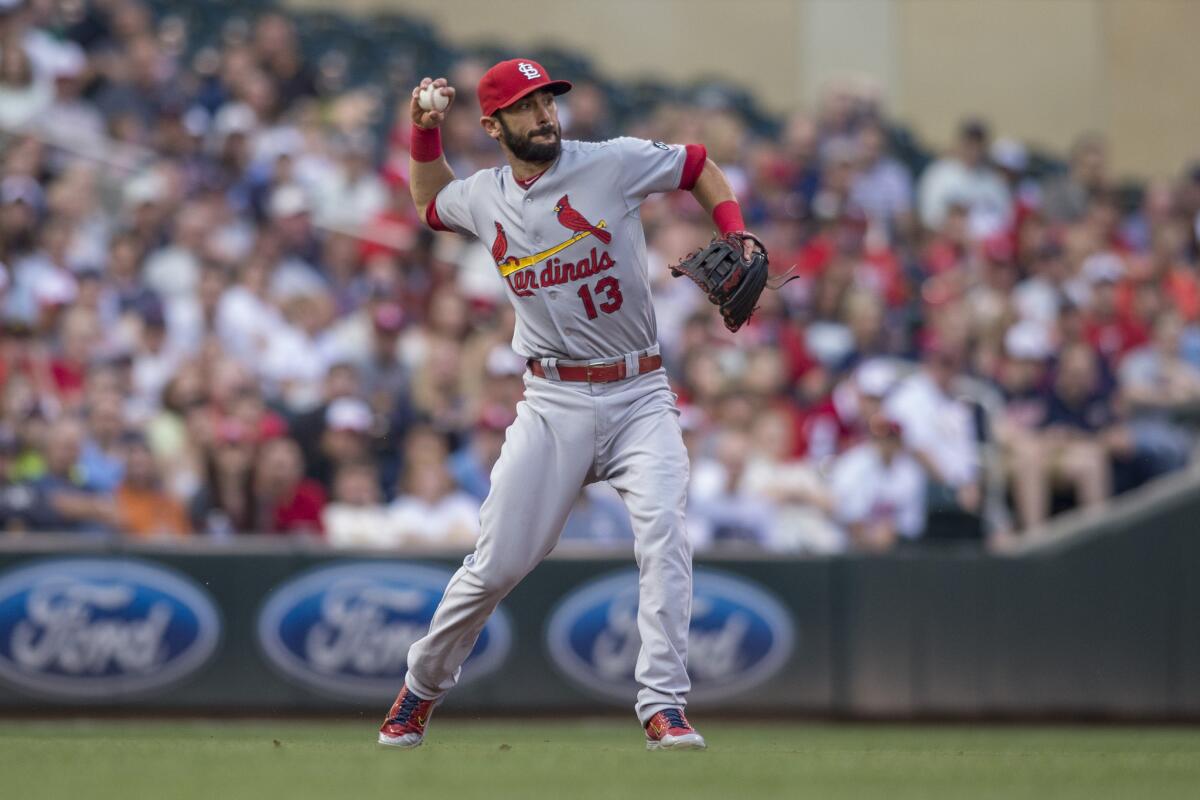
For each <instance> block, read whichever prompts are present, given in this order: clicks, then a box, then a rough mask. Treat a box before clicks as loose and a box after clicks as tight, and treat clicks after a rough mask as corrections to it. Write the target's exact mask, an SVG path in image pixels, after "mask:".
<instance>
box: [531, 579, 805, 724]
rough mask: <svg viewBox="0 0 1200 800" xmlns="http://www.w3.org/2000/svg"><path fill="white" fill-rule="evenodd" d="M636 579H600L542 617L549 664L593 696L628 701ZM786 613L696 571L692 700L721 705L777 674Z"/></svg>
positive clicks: (785, 646) (786, 634)
mask: <svg viewBox="0 0 1200 800" xmlns="http://www.w3.org/2000/svg"><path fill="white" fill-rule="evenodd" d="M637 608H638V574H637V572H636V571H634V570H622V571H621V572H619V573H617V574H614V575H610V576H607V577H601V578H598V579H596V580H594V581H592V582H591V583H589V584H586V585H584V586H582V587H580V588H579V589H578V590H576V591H575V592H573V593H571V594H569V595H567V597H566V598H564V599H563V600H562V602H560V603H559V604H558V606H557V607H556V608H555V609H554V611H553V613H552V614H551V616H550V621H549V623H548V624H547V628H546V640H547V641H546V643H547V648H548V649H549V653H550V659H551V660H552V661H553V662H554V665H555V666H556V667H557V668H558V669H559V670H560V671H561V672H562V674H563V676H564V677H566V678H567V679H568V680H569V681H571V682H572V683H574V684H575V685H577V686H578V687H580V688H581V689H584V690H585V691H588V692H591V693H593V694H598V695H600V696H603V697H610V698H614V699H619V700H624V701H628V700H631V699H632V698H633V697H634V695H635V694H636V692H637V689H638V684H637V681H636V680H635V679H634V677H633V672H634V666H635V664H636V662H637V656H638V651H639V649H640V648H641V646H642V640H641V636H639V634H638V629H637ZM793 641H794V635H793V624H792V617H791V614H790V613H788V610H787V609H786V608H785V607H784V606H783V605H782V604H781V603H780V602H779V601H778V600H776V599H775V598H774V597H773V596H772V595H770V594H768V593H767V592H766V591H765V590H763V589H762V588H760V587H758V586H756V585H755V584H753V583H750V582H749V581H746V580H744V579H742V578H738V577H735V576H733V575H730V574H727V573H719V572H713V571H710V570H697V571H696V574H695V576H694V579H693V587H692V624H691V629H690V631H689V634H688V674H689V675H690V676H691V679H692V692H691V697H692V699H695V700H721V699H723V698H726V697H730V696H732V695H735V694H738V693H740V692H744V691H745V690H747V689H750V688H751V687H754V686H757V685H758V684H760V683H762V682H763V681H765V680H767V679H768V678H770V677H771V676H772V675H774V674H775V673H777V672H778V671H779V670H780V668H781V667H783V665H784V664H785V663H786V662H787V660H788V657H789V656H790V655H791V653H792V646H793Z"/></svg>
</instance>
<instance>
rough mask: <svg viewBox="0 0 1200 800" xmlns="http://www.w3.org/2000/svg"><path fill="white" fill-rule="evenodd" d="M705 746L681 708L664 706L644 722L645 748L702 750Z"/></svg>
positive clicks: (702, 738) (701, 737)
mask: <svg viewBox="0 0 1200 800" xmlns="http://www.w3.org/2000/svg"><path fill="white" fill-rule="evenodd" d="M707 746H708V745H706V744H705V743H704V737H703V736H701V735H700V734H698V733H696V729H695V728H693V727H692V725H691V723H689V722H688V721H687V717H685V716H684V715H683V709H680V708H664V709H663V710H662V711H660V712H658V713H657V714H655V715H654V716H653V717H651V718H650V721H649V722H647V723H646V749H647V750H703V749H704V748H705V747H707Z"/></svg>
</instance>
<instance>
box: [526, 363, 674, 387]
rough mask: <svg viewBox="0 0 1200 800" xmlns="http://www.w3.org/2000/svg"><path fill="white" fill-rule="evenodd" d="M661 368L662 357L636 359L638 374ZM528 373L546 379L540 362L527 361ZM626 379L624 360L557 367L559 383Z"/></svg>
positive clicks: (609, 381)
mask: <svg viewBox="0 0 1200 800" xmlns="http://www.w3.org/2000/svg"><path fill="white" fill-rule="evenodd" d="M661 366H662V356H642V357H641V358H639V359H638V374H639V375H640V374H641V373H643V372H653V371H654V370H656V369H658V368H659V367H661ZM529 371H530V372H532V373H533V374H534V375H536V376H537V377H539V378H545V377H546V370H544V369H542V362H540V361H535V360H534V359H532V358H531V359H529ZM626 377H627V375H626V372H625V360H624V359H621V360H620V361H610V362H608V363H607V364H590V365H581V366H567V365H565V364H559V365H558V379H559V380H560V381H582V382H584V383H611V382H612V381H623V380H625V378H626Z"/></svg>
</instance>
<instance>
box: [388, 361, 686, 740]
mask: <svg viewBox="0 0 1200 800" xmlns="http://www.w3.org/2000/svg"><path fill="white" fill-rule="evenodd" d="M678 415H679V412H678V410H677V409H676V407H675V396H674V395H673V394H672V393H671V390H670V388H669V386H668V383H667V376H666V373H665V372H664V371H663V370H662V369H658V370H655V371H653V372H648V373H645V374H642V375H636V376H634V377H631V378H626V379H625V380H622V381H614V382H612V383H593V384H588V383H579V382H565V381H563V382H560V381H551V380H548V379H545V378H538V377H535V376H534V375H532V374H530V373H528V372H527V373H526V374H525V399H524V400H523V401H522V402H521V403H520V404H518V406H517V419H516V421H515V422H514V423H513V424H512V425H511V426H510V427H509V429H508V431H507V434H506V437H505V441H504V447H503V448H502V450H501V452H500V458H499V459H498V460H497V461H496V464H495V466H494V467H493V468H492V487H491V491H490V493H489V494H488V497H487V499H486V500H485V501H484V503H483V508H482V509H481V511H480V523H481V533H480V536H479V541H478V542H477V544H476V546H475V552H474V553H472V554H471V555H469V556H467V558H466V560H465V561H464V562H463V566H462V567H461V568H460V569H459V570H458V572H456V573H455V574H454V577H453V578H451V580H450V583H449V585H448V586H447V587H446V593H445V596H443V598H442V601H441V603H440V604H439V605H438V608H437V611H436V612H435V613H434V615H433V620H432V622H431V623H430V627H429V633H428V634H426V636H425V637H424V638H422V639H420V640H419V641H417V642H415V643H413V645H412V647H411V648H410V649H409V651H408V674H407V676H406V677H405V681H406V683H407V685H408V687H409V688H410V689H411V690H412V691H413V692H415V693H416V694H417V695H419V696H421V697H423V698H426V699H437V698H440V697H441V696H442V695H444V694H445V693H446V692H447V691H449V690H450V689H451V688H452V687H453V686H454V684H455V683H456V682H457V681H458V676H459V673H460V671H461V667H462V663H463V661H465V660H466V658H467V656H468V655H469V654H470V652H471V649H472V648H473V647H474V646H475V640H476V639H477V638H478V637H479V633H480V631H481V630H482V629H483V626H484V624H485V623H486V622H487V618H488V616H489V615H490V614H491V613H492V611H493V610H494V609H495V608H496V606H497V605H498V604H499V603H500V601H501V600H502V599H503V598H504V597H505V596H506V595H507V594H508V593H509V592H510V591H511V590H512V588H513V587H514V586H516V585H517V583H519V582H520V581H521V579H522V578H524V577H525V575H527V574H528V573H529V571H530V570H532V569H533V568H534V567H535V566H537V565H538V563H539V562H541V560H542V559H543V558H545V557H546V555H547V554H548V553H549V552H550V551H551V550H553V549H554V546H555V544H556V543H557V542H558V538H559V536H560V534H561V533H562V528H563V524H564V523H565V522H566V519H567V514H568V513H569V512H570V510H571V506H572V504H573V503H574V502H575V498H576V497H577V496H578V495H579V491H580V489H581V488H582V487H583V486H584V485H585V484H587V483H591V482H594V481H597V480H606V481H608V482H609V483H610V484H612V486H613V487H614V488H615V489H616V490H617V491H618V492H619V493H620V495H621V497H622V499H623V500H624V501H625V505H626V507H627V508H628V509H629V514H630V517H631V520H632V523H633V530H634V534H635V544H634V555H635V558H636V559H637V564H638V568H639V570H640V579H639V597H638V632H639V633H640V634H641V639H642V648H641V652H640V653H639V654H638V660H637V667H636V670H635V676H636V678H637V680H638V682H639V683H640V684H641V685H642V689H641V690H640V691H639V692H638V696H637V704H636V712H637V715H638V718H639V719H640V720H641V721H642V723H643V724H645V723H646V722H647V721H649V719H650V717H652V716H654V714H656V713H657V712H658V711H660V710H662V709H663V708H667V707H669V706H683V705H685V704H686V700H687V693H688V690H689V689H690V688H691V681H690V679H689V678H688V674H687V641H688V625H689V621H690V619H691V613H692V551H691V545H690V543H689V542H688V538H687V535H686V533H685V531H684V505H685V502H686V499H687V487H688V458H687V451H686V449H685V448H684V445H683V437H682V434H681V433H680V430H679V422H678Z"/></svg>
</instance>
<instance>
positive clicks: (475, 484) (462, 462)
mask: <svg viewBox="0 0 1200 800" xmlns="http://www.w3.org/2000/svg"><path fill="white" fill-rule="evenodd" d="M514 418H515V417H514V415H513V414H512V413H511V412H510V411H509V410H508V409H507V408H504V407H503V406H498V405H492V406H488V407H485V408H484V409H483V412H482V413H481V414H480V415H479V421H478V422H477V423H476V424H475V427H474V428H473V430H472V432H471V435H470V437H469V438H468V439H467V442H466V444H464V445H463V446H462V447H460V448H459V449H458V450H456V451H455V452H454V454H453V455H451V456H450V462H449V466H450V473H451V475H453V477H454V482H455V483H456V484H458V488H459V489H461V490H462V491H464V492H466V493H467V494H469V495H471V496H472V497H474V498H475V499H476V500H478V501H479V502H480V503H482V502H483V501H484V500H485V499H486V498H487V494H488V490H489V489H490V488H491V486H492V480H491V474H492V467H493V466H494V465H495V463H496V459H498V458H499V457H500V446H501V445H503V444H504V431H505V430H506V429H507V428H508V426H509V425H510V424H511V423H512V421H513V419H514Z"/></svg>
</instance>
